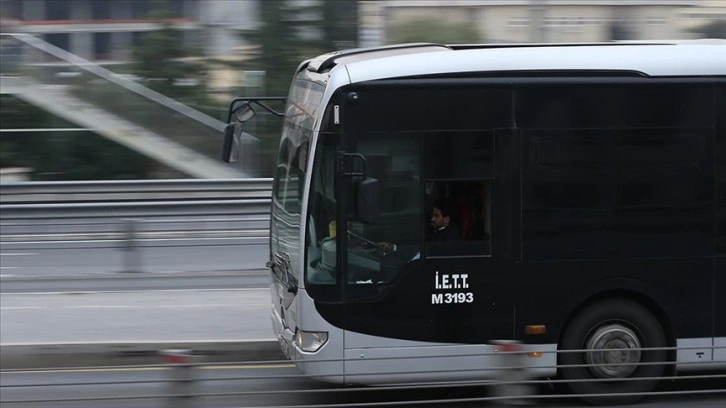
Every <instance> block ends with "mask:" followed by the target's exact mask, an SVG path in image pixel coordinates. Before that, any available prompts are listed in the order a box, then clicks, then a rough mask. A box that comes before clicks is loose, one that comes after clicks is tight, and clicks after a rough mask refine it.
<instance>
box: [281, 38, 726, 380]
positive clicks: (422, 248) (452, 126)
mask: <svg viewBox="0 0 726 408" xmlns="http://www.w3.org/2000/svg"><path fill="white" fill-rule="evenodd" d="M658 47H662V49H659V48H658ZM708 47H711V48H708ZM573 48H577V49H576V50H573V49H567V47H542V48H541V49H538V48H534V49H531V50H522V49H518V48H516V47H514V48H511V49H509V48H501V49H496V50H468V51H454V52H448V51H442V52H437V53H436V57H435V58H432V54H419V55H417V54H410V55H406V56H390V55H388V56H384V57H381V58H377V59H376V58H372V59H369V60H365V59H360V60H355V61H352V62H350V63H349V64H346V65H339V66H334V67H333V68H332V70H331V71H330V74H329V78H330V82H329V83H328V86H327V87H326V88H325V90H324V95H325V97H324V98H323V99H322V102H321V103H322V105H323V107H324V109H319V110H318V112H317V116H316V118H315V123H316V125H315V129H314V132H313V136H312V143H311V146H310V150H309V152H310V153H309V157H310V158H311V160H309V161H308V164H307V173H306V174H305V186H304V193H303V195H304V203H303V209H302V211H301V214H302V217H303V219H302V220H301V221H300V222H299V224H298V225H300V226H301V228H302V229H305V231H303V230H302V229H301V231H300V232H299V239H300V246H301V247H300V248H298V251H297V255H296V256H298V257H301V258H302V259H303V260H304V261H303V260H299V261H298V262H297V268H296V271H295V274H296V276H297V278H298V280H299V282H298V285H297V286H296V287H297V289H298V290H297V295H296V296H295V295H290V294H289V293H291V292H290V291H289V290H288V289H290V288H289V285H288V283H287V282H284V279H281V278H280V277H279V276H276V275H274V274H273V280H274V282H273V285H272V293H273V305H272V307H273V311H272V317H273V326H274V329H275V333H276V335H277V336H278V337H279V338H281V339H282V342H283V343H285V344H284V345H283V346H282V347H283V348H284V349H288V353H289V356H290V358H292V359H295V360H296V364H297V365H298V366H299V367H300V368H301V369H302V370H303V371H304V372H306V373H311V374H314V375H316V376H318V377H320V378H321V379H324V380H326V381H333V382H345V383H360V384H383V383H400V382H407V381H427V380H435V379H452V380H458V379H477V378H487V377H489V376H491V375H496V374H495V373H494V372H493V371H491V369H492V368H496V366H497V362H498V360H497V359H496V356H494V357H493V356H492V354H496V353H493V351H494V350H495V349H496V345H495V344H496V343H497V341H501V340H515V341H523V342H524V343H525V345H524V346H523V347H524V350H525V351H532V352H535V351H536V352H538V353H541V354H538V355H539V356H540V357H537V358H529V359H527V364H528V365H529V366H530V367H532V368H533V370H534V371H532V372H533V373H536V374H538V375H542V376H550V375H553V374H554V371H555V369H554V367H555V365H556V364H557V361H558V360H557V357H556V355H555V352H556V351H557V350H558V348H559V344H561V342H562V338H563V335H564V333H565V332H566V330H567V328H568V325H569V324H570V323H571V322H572V320H573V319H574V318H576V317H577V316H579V315H580V314H581V313H583V311H587V310H589V309H588V307H589V306H591V305H593V304H595V303H597V302H598V301H600V300H605V299H630V300H633V301H635V302H636V303H637V304H639V305H642V306H643V307H644V308H645V309H646V310H647V311H648V312H649V313H651V314H652V315H654V316H655V317H656V319H657V320H658V322H659V323H658V324H659V325H660V326H661V328H662V330H663V331H664V334H665V336H666V339H667V346H669V347H678V348H679V350H678V351H673V352H672V355H670V356H669V358H672V359H673V361H674V362H677V363H679V366H678V368H684V369H688V368H693V367H702V366H703V367H715V365H710V364H708V363H709V362H711V361H713V362H716V363H726V348H721V347H726V298H725V297H724V296H720V295H719V294H720V293H723V292H724V291H725V290H726V273H725V272H726V252H725V248H726V245H724V242H725V241H724V240H725V239H726V237H725V235H726V216H725V214H726V205H725V204H726V171H724V169H725V168H726V160H725V157H724V155H725V154H726V153H725V152H726V116H725V115H726V114H725V113H724V112H726V109H723V107H724V106H726V91H725V90H726V87H725V86H724V81H725V80H726V79H725V78H726V64H722V63H721V62H726V60H723V61H721V60H720V59H719V58H714V53H715V54H717V53H718V52H719V51H722V50H723V49H724V47H723V45H721V46H716V47H714V46H701V45H698V46H688V47H685V46H668V45H662V46H652V47H646V46H640V45H633V46H623V47H609V46H582V47H580V46H577V47H573ZM575 51H576V52H575ZM708 53H711V55H706V54H708ZM448 54H451V55H448ZM553 55H562V57H561V58H553V57H552V56H553ZM722 55H724V58H726V54H722ZM300 75H303V74H300ZM320 75H323V76H324V74H320ZM709 75H712V77H708V76H709ZM656 76H663V78H656ZM322 82H323V83H324V82H325V81H322ZM323 111H325V112H323ZM333 112H334V114H333ZM333 118H334V119H333ZM318 130H320V133H318ZM442 142H443V143H442ZM437 143H438V144H437ZM323 145H325V146H326V147H325V149H327V150H325V149H323V147H321V146H323ZM324 150H325V151H327V153H325V154H327V155H328V156H329V157H332V152H335V153H336V154H342V153H345V154H359V155H361V157H362V158H363V159H364V160H365V167H366V169H365V173H366V175H367V176H372V177H375V178H377V179H378V180H379V182H380V185H381V189H382V194H381V196H382V203H383V204H382V206H383V209H384V210H383V216H382V221H381V222H378V223H373V224H371V225H364V224H363V223H356V222H352V221H351V219H352V218H346V217H352V216H351V214H353V213H354V211H352V209H353V206H354V203H355V196H354V195H353V191H355V183H356V182H357V181H356V179H355V177H351V176H349V175H348V176H342V175H341V173H345V171H350V169H348V168H346V169H342V168H341V167H340V166H341V163H343V162H344V160H343V159H342V157H343V156H340V155H338V156H336V157H335V166H337V167H335V183H333V182H330V183H329V185H330V186H332V185H333V184H334V185H335V197H332V195H331V192H330V191H326V189H327V188H329V187H326V186H327V184H325V182H324V183H322V184H321V182H320V181H318V178H319V177H321V173H320V167H318V164H316V163H319V162H318V161H317V160H319V159H318V157H322V155H323V153H322V152H323V151H324ZM477 155H479V156H477ZM313 156H314V157H315V160H316V162H313V160H312V158H313ZM474 157H481V158H486V159H482V160H489V161H490V162H491V166H490V167H487V166H480V164H481V163H480V162H481V161H482V160H479V162H477V160H474V159H472V158H474ZM331 160H332V159H331ZM350 163H354V161H353V162H349V163H348V164H350ZM442 163H443V164H442ZM469 163H473V164H472V165H471V166H470V167H466V166H469ZM477 163H478V164H477ZM457 166H459V167H457ZM353 167H355V166H353ZM353 167H351V168H353ZM331 168H332V167H331ZM341 169H342V170H345V171H342V170H341ZM470 169H477V170H471V171H472V172H470V173H468V174H467V173H466V171H470ZM316 171H318V173H317V174H316ZM447 172H449V173H447ZM323 173H325V174H323V176H324V177H330V174H328V173H332V171H331V170H330V169H326V171H325V172H323ZM353 173H355V171H352V172H351V174H353ZM331 180H332V179H331ZM316 183H317V184H316ZM432 186H433V188H434V191H436V189H437V188H438V189H441V190H440V191H446V194H448V195H449V196H450V197H449V198H455V196H456V194H458V193H462V192H466V193H472V194H469V195H468V196H467V199H468V200H470V199H471V198H472V197H473V196H474V195H475V194H473V193H475V188H476V192H479V191H480V192H482V193H481V195H480V196H479V198H482V200H485V201H486V202H487V203H486V205H483V206H480V207H481V208H482V209H483V210H485V212H490V213H491V214H490V215H488V216H489V217H490V219H488V221H487V222H488V225H487V228H486V233H487V234H489V237H488V238H485V239H483V238H476V239H475V240H474V241H473V242H470V243H469V244H467V245H459V247H457V246H456V245H453V246H449V247H448V249H447V250H454V252H453V253H449V254H448V255H446V256H441V255H440V254H439V255H437V254H436V253H435V252H433V249H432V248H433V246H430V245H431V244H429V243H428V242H427V241H426V240H425V236H427V235H426V234H425V233H424V228H423V227H421V226H420V224H421V223H423V224H425V223H426V220H427V218H428V217H429V216H428V215H427V214H426V212H427V211H429V209H430V202H429V201H427V199H428V196H429V194H430V190H431V188H432ZM316 189H317V190H316ZM321 189H322V190H321ZM467 189H471V190H470V191H469V190H467ZM463 196H464V195H462V197H463ZM424 197H426V198H424ZM456 197H458V196H456ZM325 200H332V202H333V204H334V206H335V210H334V212H333V214H334V215H333V217H334V218H332V219H333V220H335V221H337V224H336V223H330V224H328V219H326V220H325V222H321V221H320V220H317V221H315V218H316V217H317V218H320V217H321V216H322V215H325V216H328V217H329V216H330V213H325V212H324V211H319V209H316V206H320V203H321V202H324V201H325ZM336 200H337V204H336V203H335V201H336ZM471 203H472V201H468V207H467V206H460V207H459V208H458V210H460V211H461V210H462V209H465V208H467V209H471V208H472V207H471ZM459 204H460V203H459ZM480 207H477V208H480ZM336 212H337V214H336ZM344 215H345V217H344ZM460 220H462V219H460ZM273 222H274V221H273ZM312 224H315V225H316V227H315V229H314V230H315V231H317V232H315V233H314V234H313V233H309V230H310V228H304V226H305V225H312ZM336 225H337V226H336ZM386 225H389V226H391V227H392V228H391V229H392V230H393V232H392V233H390V232H389V233H390V235H389V236H386V234H385V233H383V232H382V231H383V230H384V228H382V227H384V226H386ZM329 227H330V228H331V229H329ZM306 231H308V232H307V233H306ZM320 231H325V233H321V232H320ZM328 231H330V233H329V234H328ZM361 231H362V232H369V233H371V234H370V239H371V240H372V241H371V242H373V244H375V241H377V240H384V239H387V238H390V237H391V236H393V237H397V238H398V239H399V241H398V243H399V244H400V245H398V248H399V252H398V254H397V255H399V256H400V258H399V259H398V260H396V261H392V260H387V259H384V258H383V257H382V255H376V254H375V251H374V250H372V249H371V247H370V246H368V247H366V246H365V245H361V242H358V241H359V240H358V241H356V238H354V236H355V235H357V234H360V233H362V232H361ZM351 233H352V235H351ZM336 234H337V237H336ZM366 236H368V235H366ZM320 237H325V238H324V240H326V243H327V244H330V243H331V242H333V241H335V243H336V246H335V247H334V250H333V252H332V257H331V253H330V252H328V265H329V266H330V265H332V266H333V267H332V268H331V269H330V270H329V271H326V273H328V272H329V273H330V276H331V280H330V281H318V280H309V278H310V277H311V276H310V275H309V274H310V273H312V272H315V271H316V268H317V267H316V265H322V264H323V262H322V257H323V255H324V253H325V251H324V249H323V248H322V241H321V242H315V241H317V240H318V239H319V238H320ZM331 240H333V241H331ZM470 244H471V245H470ZM306 245H307V246H308V249H307V250H304V247H305V246H306ZM313 247H314V249H310V248H313ZM328 251H330V250H329V249H328ZM336 251H337V252H336ZM406 251H409V252H406ZM390 255H392V254H388V255H386V256H390ZM404 255H405V256H404ZM331 259H333V260H332V261H331ZM275 279H276V280H275ZM286 293H287V294H286ZM290 299H292V301H291V300H290ZM276 304H280V305H282V306H283V307H281V308H278V306H276ZM286 306H287V307H288V309H287V310H286V309H285V307H286ZM285 313H287V315H286V314H285ZM286 318H287V319H290V322H289V323H285V319H286ZM293 326H294V327H293ZM533 328H538V329H537V330H534V331H532V330H533ZM295 330H306V331H316V332H326V333H328V335H329V337H328V343H327V344H325V345H324V346H323V347H322V348H321V350H320V351H318V352H315V353H306V352H303V351H301V350H300V349H299V348H298V347H297V346H296V345H295V343H294V336H295ZM534 333H536V334H534ZM470 352H471V353H474V354H477V355H478V357H476V358H471V357H470V356H468V353H470ZM441 356H446V357H445V358H442V357H441ZM442 361H443V362H442ZM686 363H688V364H686ZM691 363H703V365H693V364H691Z"/></svg>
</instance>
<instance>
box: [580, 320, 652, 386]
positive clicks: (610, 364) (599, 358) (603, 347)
mask: <svg viewBox="0 0 726 408" xmlns="http://www.w3.org/2000/svg"><path fill="white" fill-rule="evenodd" d="M586 348H587V349H588V350H599V351H588V352H586V353H585V362H586V363H587V364H588V370H590V372H592V373H593V374H594V375H595V376H597V377H602V378H625V377H628V376H630V375H631V374H633V372H635V370H637V369H638V366H637V363H639V362H640V356H641V352H640V340H639V339H638V336H637V335H636V334H635V332H633V331H632V330H630V329H629V328H627V327H625V326H623V325H621V324H610V325H606V326H601V327H599V328H598V329H597V330H595V332H594V333H593V334H592V335H591V336H590V337H589V338H588V339H587V342H586Z"/></svg>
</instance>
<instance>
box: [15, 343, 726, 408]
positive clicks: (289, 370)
mask: <svg viewBox="0 0 726 408" xmlns="http://www.w3.org/2000/svg"><path fill="white" fill-rule="evenodd" d="M650 350H654V349H650ZM583 351H587V350H571V351H568V352H573V353H579V352H583ZM589 351H590V352H592V351H603V352H610V353H612V352H617V351H618V350H617V349H607V350H589ZM628 351H630V352H632V351H633V349H629V350H628ZM642 351H646V349H642ZM449 357H450V356H447V355H440V356H434V357H429V358H436V359H441V360H442V361H445V359H447V358H449ZM470 357H471V358H472V360H473V361H477V360H482V361H484V360H487V361H490V360H491V358H492V357H494V358H495V359H496V362H495V363H493V365H492V366H488V367H481V368H477V369H476V372H485V373H486V374H485V375H484V377H485V378H482V379H481V380H473V381H436V382H424V383H407V384H406V383H403V384H396V385H389V386H370V387H343V386H337V385H331V384H325V383H323V382H321V381H320V380H321V379H325V377H326V376H324V375H319V374H318V375H309V374H303V373H300V372H299V371H297V370H296V369H295V368H294V366H293V365H292V364H290V363H291V361H288V360H274V361H260V360H257V361H232V362H207V361H205V360H207V356H204V355H200V354H198V353H195V352H194V350H160V351H159V357H158V361H159V363H158V364H152V365H143V366H123V367H120V366H117V367H103V368H102V369H100V368H97V369H96V370H97V371H98V372H108V373H112V372H114V371H119V372H121V371H123V372H125V373H134V370H136V376H137V377H131V378H129V376H128V375H127V376H124V377H123V378H119V377H118V376H117V377H114V378H112V379H104V378H103V375H102V374H99V378H98V379H95V380H94V379H92V380H89V379H87V378H84V379H82V380H79V379H78V378H77V377H74V375H75V374H74V372H75V371H76V370H75V369H74V368H73V367H67V368H57V369H51V370H48V369H43V370H42V374H43V376H39V377H38V380H37V381H32V380H29V379H32V378H33V377H32V374H33V373H34V372H36V371H37V370H2V372H1V373H2V375H4V376H5V377H6V381H4V382H3V384H2V385H1V386H0V390H2V393H0V403H3V404H13V406H25V405H26V404H27V405H31V406H36V405H37V404H42V403H55V404H59V403H80V402H84V403H87V402H96V403H99V402H105V403H109V401H116V402H120V401H127V402H129V401H137V402H139V401H144V403H146V404H154V403H158V402H159V401H161V402H163V403H166V404H167V406H175V407H178V406H183V407H202V406H204V407H213V406H226V407H229V406H235V407H252V406H254V407H279V408H282V407H287V408H293V407H294V408H303V407H306V408H324V407H328V408H330V407H356V406H357V407H374V406H375V407H388V406H446V407H459V406H466V407H469V406H472V405H471V404H472V403H479V404H483V403H486V404H492V403H494V404H506V405H509V404H516V405H522V404H534V403H538V404H540V405H545V406H548V407H555V406H563V405H566V406H573V407H576V406H588V405H586V404H584V403H582V402H578V401H574V400H578V399H585V400H589V402H593V401H600V403H608V404H612V403H616V404H617V403H619V402H624V401H628V402H630V403H632V402H634V401H638V400H641V399H646V398H647V399H649V400H648V402H649V406H666V407H679V406H689V407H704V408H705V407H711V406H717V405H718V404H719V403H720V402H723V401H726V387H724V385H726V381H724V380H725V379H726V374H724V373H723V372H718V371H708V372H701V373H694V374H690V375H681V376H674V375H665V376H663V377H658V378H656V379H658V380H661V383H662V384H663V385H662V386H661V387H659V388H656V389H655V390H654V391H650V392H630V393H628V392H607V391H603V392H602V393H594V394H580V395H577V394H572V393H566V392H561V391H560V390H559V389H558V388H554V390H553V389H551V388H550V389H548V388H546V387H544V386H545V385H549V386H552V385H557V384H563V383H565V382H566V381H565V380H562V379H542V378H536V377H534V376H532V375H529V367H527V366H526V365H523V363H522V362H523V361H524V358H523V357H524V352H519V351H506V352H505V351H503V350H496V351H495V352H494V353H481V354H472V355H471V356H470ZM375 360H388V362H390V361H391V360H393V361H394V362H395V360H396V358H386V359H371V361H370V362H369V363H372V362H374V361H375ZM217 361H218V360H217ZM340 361H341V360H329V361H328V362H330V363H340ZM432 361H436V360H432ZM292 362H294V361H292ZM382 363H385V362H382ZM579 366H580V365H578V366H577V367H579ZM583 366H584V367H593V366H596V365H583ZM568 367H574V366H568ZM560 368H563V366H561V367H560ZM460 371H461V370H456V372H453V371H452V372H451V374H452V375H456V374H458V373H460ZM150 372H156V373H157V375H149V373H150ZM436 372H437V373H441V371H440V370H436ZM142 373H143V374H142ZM14 374H17V375H18V376H23V377H21V378H25V379H26V380H25V381H22V380H19V379H13V381H8V379H9V378H13V377H12V376H13V375H14ZM49 374H50V375H49ZM53 374H57V375H58V376H63V375H64V374H66V375H67V377H65V378H64V377H56V376H52V375H53ZM371 374H375V373H373V372H371V373H363V374H361V375H366V376H369V375H371ZM401 374H402V375H406V374H410V373H409V372H404V371H402V372H401ZM443 374H446V373H445V372H444V373H443ZM348 377H349V380H350V381H355V377H354V376H352V377H351V376H348ZM653 379H654V378H651V377H641V378H628V379H617V378H612V379H605V378H583V379H581V380H568V381H578V382H592V383H599V384H604V383H607V382H619V383H621V384H622V383H624V382H625V383H627V382H639V381H651V380H653ZM99 387H103V389H105V390H109V391H107V392H104V393H98V392H94V390H97V389H99ZM37 389H43V393H42V394H38V395H36V394H35V393H34V390H37ZM604 389H605V390H607V388H604ZM699 399H702V400H703V401H699ZM477 406H479V405H477ZM487 406H488V405H487Z"/></svg>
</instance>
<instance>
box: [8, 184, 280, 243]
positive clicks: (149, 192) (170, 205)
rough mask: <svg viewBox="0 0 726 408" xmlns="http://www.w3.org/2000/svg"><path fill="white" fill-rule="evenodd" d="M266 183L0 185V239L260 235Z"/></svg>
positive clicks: (264, 227) (265, 221)
mask: <svg viewBox="0 0 726 408" xmlns="http://www.w3.org/2000/svg"><path fill="white" fill-rule="evenodd" d="M271 186H272V181H271V180H270V179H239V180H237V179H234V180H198V179H190V180H150V181H115V182H40V183H35V182H27V183H25V182H24V183H0V242H49V241H55V240H139V239H145V238H153V239H162V238H176V237H182V236H183V237H187V238H188V237H204V238H210V237H241V238H266V237H268V236H269V211H270V195H271V188H272V187H271ZM131 222H133V224H134V226H133V227H132V228H130V227H129V225H130V223H131ZM130 232H133V236H130V235H129V233H130Z"/></svg>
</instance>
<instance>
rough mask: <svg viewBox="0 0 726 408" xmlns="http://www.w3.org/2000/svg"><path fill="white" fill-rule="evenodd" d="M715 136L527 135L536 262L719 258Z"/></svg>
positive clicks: (530, 234)
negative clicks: (714, 245)
mask: <svg viewBox="0 0 726 408" xmlns="http://www.w3.org/2000/svg"><path fill="white" fill-rule="evenodd" d="M712 137H713V132H712V131H711V130H709V129H598V130H574V129H567V130H538V131H536V130H530V131H523V132H522V139H523V143H524V146H525V147H524V156H523V172H524V175H523V250H524V257H525V258H526V259H541V260H544V259H567V258H580V257H582V258H593V257H594V258H607V257H630V256H662V255H685V254H689V255H698V254H703V255H705V254H708V253H709V251H710V250H711V246H710V245H711V244H710V243H711V241H710V239H711V236H712V231H711V229H712V226H711V225H712V224H711V220H712V215H711V214H713V204H712V203H713V179H712V177H711V176H710V174H711V173H710V172H712V169H713V167H712V161H711V159H710V153H709V152H711V146H710V144H711V143H710V140H711V138H712Z"/></svg>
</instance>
